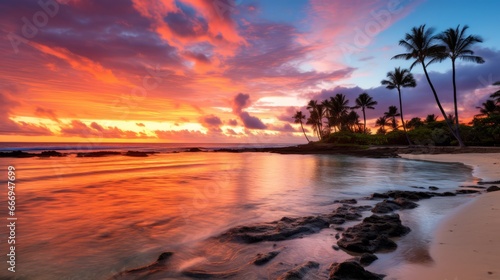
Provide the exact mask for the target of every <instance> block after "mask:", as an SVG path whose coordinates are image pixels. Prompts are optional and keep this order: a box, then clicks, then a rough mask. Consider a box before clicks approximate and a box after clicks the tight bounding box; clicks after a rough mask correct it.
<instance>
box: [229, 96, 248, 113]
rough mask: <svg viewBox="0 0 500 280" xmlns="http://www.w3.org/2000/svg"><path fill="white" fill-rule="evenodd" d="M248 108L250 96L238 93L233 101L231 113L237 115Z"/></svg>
mask: <svg viewBox="0 0 500 280" xmlns="http://www.w3.org/2000/svg"><path fill="white" fill-rule="evenodd" d="M248 106H250V95H249V94H244V93H238V94H237V95H236V96H235V97H234V99H233V104H232V107H233V113H236V114H239V113H241V111H242V110H243V109H244V108H246V107H248Z"/></svg>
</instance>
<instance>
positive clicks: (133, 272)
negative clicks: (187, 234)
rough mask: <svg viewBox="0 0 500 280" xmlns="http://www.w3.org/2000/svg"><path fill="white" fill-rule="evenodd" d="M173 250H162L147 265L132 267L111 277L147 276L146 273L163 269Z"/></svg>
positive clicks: (132, 277)
mask: <svg viewBox="0 0 500 280" xmlns="http://www.w3.org/2000/svg"><path fill="white" fill-rule="evenodd" d="M173 254H174V253H173V252H164V253H162V254H161V255H160V256H159V257H158V259H157V260H156V261H155V262H154V263H152V264H150V265H147V266H143V267H139V268H134V269H130V270H126V271H123V272H120V273H119V274H117V275H115V276H113V278H111V279H143V278H146V277H148V275H151V274H154V273H156V272H158V271H161V270H164V269H165V268H166V265H167V264H166V263H167V262H168V260H169V259H170V257H172V255H173Z"/></svg>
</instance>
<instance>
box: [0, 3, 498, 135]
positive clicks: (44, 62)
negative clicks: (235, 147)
mask: <svg viewBox="0 0 500 280" xmlns="http://www.w3.org/2000/svg"><path fill="white" fill-rule="evenodd" d="M37 2H39V1H34V0H30V1H28V0H0V36H1V38H2V40H0V49H1V52H0V141H9V142H15V141H30V142H37V141H52V142H73V141H83V140H85V141H99V142H110V141H111V142H117V141H125V142H199V143H204V142H205V143H206V142H240V143H253V142H255V143H268V142H280V143H291V142H297V143H299V142H305V138H304V136H303V134H302V131H301V130H300V126H299V125H297V124H294V123H293V119H292V116H293V114H294V113H295V112H296V111H297V110H302V111H303V112H304V113H305V112H306V110H305V105H306V103H307V102H308V101H309V100H310V99H318V100H323V99H325V98H328V97H329V96H332V95H335V94H336V93H344V94H346V95H347V97H348V99H349V100H350V102H351V103H350V104H351V105H354V100H355V99H356V97H357V96H358V95H359V94H360V93H362V92H367V93H368V94H370V95H371V96H372V97H373V98H374V99H375V100H377V101H378V103H379V104H378V106H377V107H376V109H375V110H369V111H368V112H367V119H368V125H369V126H372V125H373V123H374V121H375V119H376V118H378V117H380V116H381V115H382V114H383V112H385V111H386V110H387V107H388V106H389V105H397V104H398V99H397V92H396V91H390V90H387V89H385V88H384V87H382V86H381V85H380V81H381V80H382V79H384V78H385V75H386V73H387V72H388V71H391V70H393V69H394V67H397V66H401V67H405V68H407V67H409V66H410V64H411V62H408V61H401V60H400V61H398V60H390V58H391V57H392V56H394V55H396V54H399V53H403V52H404V49H403V48H402V47H400V46H398V41H399V40H400V39H402V38H403V37H404V35H405V33H406V32H409V30H410V29H411V28H412V27H414V26H418V25H421V24H427V26H429V27H435V28H436V30H437V31H439V32H440V31H443V30H444V29H446V28H449V27H453V28H454V27H456V26H457V25H458V24H461V25H465V24H467V25H469V26H470V28H469V30H468V32H469V34H475V35H479V36H481V37H482V38H483V39H484V42H483V43H481V44H477V45H476V46H475V47H474V50H475V52H476V55H479V56H482V57H483V58H484V59H485V61H486V63H484V64H481V65H478V64H472V63H463V62H460V63H459V64H458V67H457V81H458V89H459V112H460V116H461V117H462V119H463V120H464V121H468V120H470V119H471V117H472V116H473V115H474V114H477V109H476V108H475V107H476V106H480V104H481V103H482V102H484V101H485V100H486V99H487V97H488V95H489V94H491V93H492V92H494V91H495V89H494V88H493V87H492V86H491V84H492V83H493V82H495V81H499V80H500V36H499V32H498V15H499V11H500V2H499V1H494V0H490V1H488V0H484V1H477V2H470V1H462V0H458V1H457V0H440V1H430V0H428V1H424V0H387V1H381V0H373V1H365V0H350V1H345V0H309V1H308V0H273V1H269V0H234V1H232V0H119V1H117V0H59V1H57V2H56V1H55V0H41V1H40V2H41V3H46V5H45V6H42V5H40V4H38V3H37ZM429 70H430V71H431V79H432V80H433V82H434V83H435V85H436V87H437V91H438V94H439V95H440V97H441V99H442V102H443V106H444V108H445V110H446V111H447V112H449V113H452V103H450V102H451V101H452V85H451V62H450V61H449V60H448V61H445V62H443V63H441V64H435V65H431V66H430V68H429ZM412 73H413V74H414V75H415V77H416V79H417V84H418V86H417V87H416V88H414V89H404V90H403V106H404V109H405V113H406V114H405V118H406V119H409V118H411V117H417V116H418V117H425V116H426V115H427V114H431V113H434V114H439V110H438V109H437V106H436V105H435V102H434V98H433V96H432V94H431V92H430V89H429V85H428V84H427V83H426V81H425V77H423V76H422V70H421V67H420V66H418V67H415V68H414V69H413V70H412ZM360 114H361V113H360ZM441 119H442V117H441ZM308 129H309V134H310V135H311V136H312V131H311V129H310V128H308ZM313 139H314V138H313Z"/></svg>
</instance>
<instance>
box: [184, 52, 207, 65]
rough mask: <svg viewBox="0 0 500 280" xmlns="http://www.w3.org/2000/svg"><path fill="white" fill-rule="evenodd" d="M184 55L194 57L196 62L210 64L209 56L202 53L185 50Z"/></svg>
mask: <svg viewBox="0 0 500 280" xmlns="http://www.w3.org/2000/svg"><path fill="white" fill-rule="evenodd" d="M184 55H186V57H188V58H191V59H194V60H195V61H196V62H200V63H205V64H210V58H209V57H208V56H207V55H205V54H203V53H196V52H189V51H188V52H185V53H184Z"/></svg>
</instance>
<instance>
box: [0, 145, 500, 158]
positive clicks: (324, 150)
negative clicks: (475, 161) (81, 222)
mask: <svg viewBox="0 0 500 280" xmlns="http://www.w3.org/2000/svg"><path fill="white" fill-rule="evenodd" d="M179 152H190V153H196V152H217V153H220V152H227V153H250V152H257V153H277V154H304V155H306V154H329V155H348V156H359V157H370V158H397V157H400V156H399V154H412V155H426V154H466V153H500V147H464V148H459V147H448V146H360V145H337V144H324V143H310V144H303V145H295V146H287V147H268V148H266V147H264V148H261V147H242V148H215V149H206V148H203V147H196V146H193V147H187V148H182V149H180V151H172V152H167V153H179ZM157 153H160V152H158V151H148V152H144V151H133V150H128V151H123V152H117V151H94V152H69V153H62V152H58V151H53V150H46V151H42V152H40V153H30V152H24V151H10V152H0V158H6V157H8V158H28V157H62V156H67V155H70V154H76V155H77V157H104V156H115V155H123V156H138V157H147V156H150V155H153V154H157Z"/></svg>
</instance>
